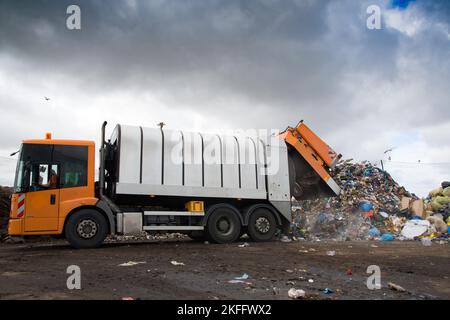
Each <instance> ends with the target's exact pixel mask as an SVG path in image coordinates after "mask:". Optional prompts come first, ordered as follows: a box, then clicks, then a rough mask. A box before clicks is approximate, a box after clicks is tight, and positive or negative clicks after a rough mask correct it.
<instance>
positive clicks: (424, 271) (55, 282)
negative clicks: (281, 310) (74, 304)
mask: <svg viewBox="0 0 450 320" xmlns="http://www.w3.org/2000/svg"><path fill="white" fill-rule="evenodd" d="M242 243H243V242H242V241H241V242H238V243H233V244H228V245H214V244H205V243H203V242H194V241H191V240H172V241H165V242H158V241H147V242H140V243H110V244H106V245H104V246H103V247H101V248H99V249H89V250H74V249H72V248H71V247H69V246H68V245H67V243H66V242H65V241H63V240H58V241H52V242H50V243H42V242H40V243H32V244H29V243H26V244H0V299H121V298H123V297H133V298H135V299H288V293H287V292H288V290H289V289H290V288H292V287H294V288H297V289H303V290H305V291H306V293H307V298H308V299H450V279H449V277H450V247H449V244H447V243H446V244H438V243H433V245H432V246H431V247H425V246H423V245H422V244H421V243H420V242H414V241H409V242H401V241H394V242H374V241H359V242H325V241H321V242H314V243H311V242H290V243H283V242H279V241H275V242H269V243H254V242H249V246H248V247H239V246H238V245H239V244H242ZM327 251H335V255H334V256H331V255H328V254H327ZM173 260H175V261H177V262H182V263H184V265H172V264H171V261H173ZM128 261H138V262H145V263H141V264H137V265H134V266H118V265H119V264H122V263H125V262H128ZM69 265H78V266H79V267H80V268H81V290H69V289H67V286H66V281H67V278H68V277H69V274H67V273H66V270H67V267H68V266H69ZM369 265H378V266H379V267H380V269H381V284H382V288H381V289H380V290H368V289H367V286H366V281H367V277H368V276H369V274H367V273H366V270H367V267H368V266H369ZM348 268H351V270H352V275H349V274H347V269H348ZM244 273H246V274H248V275H249V278H248V279H247V280H245V281H244V282H246V283H229V282H228V281H229V280H232V279H234V278H235V277H239V276H242V275H243V274H244ZM309 279H312V280H313V282H309V281H308V280H309ZM388 282H393V283H395V284H398V285H400V286H402V287H403V288H405V289H406V292H398V291H394V290H392V289H389V288H388V286H387V283H388ZM324 288H330V289H331V290H332V291H333V293H331V294H325V293H323V290H324Z"/></svg>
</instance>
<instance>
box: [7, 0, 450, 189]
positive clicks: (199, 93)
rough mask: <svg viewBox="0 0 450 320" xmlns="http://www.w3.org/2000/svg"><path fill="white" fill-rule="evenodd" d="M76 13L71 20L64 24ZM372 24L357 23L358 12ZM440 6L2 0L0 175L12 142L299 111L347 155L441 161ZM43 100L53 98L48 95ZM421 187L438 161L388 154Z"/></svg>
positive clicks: (285, 116) (446, 111) (257, 123)
mask: <svg viewBox="0 0 450 320" xmlns="http://www.w3.org/2000/svg"><path fill="white" fill-rule="evenodd" d="M70 4H78V5H79V6H80V7H81V19H82V30H79V31H70V30H68V29H67V28H66V18H67V16H68V15H67V14H66V8H67V6H68V5H70ZM371 4H377V5H379V6H380V7H381V9H382V29H381V30H369V29H367V28H366V19H367V16H368V15H367V14H366V8H367V7H368V6H369V5H371ZM449 8H450V5H449V2H447V1H414V2H411V3H410V4H409V6H408V7H406V8H395V7H392V6H391V4H390V1H388V0H386V1H375V0H369V1H350V0H349V1H323V0H317V1H314V0H305V1H300V0H297V1H285V0H279V1H275V0H270V1H269V0H261V1H214V0H208V1H206V0H205V1H189V0H188V1H186V0H183V1H181V0H177V1H91V2H88V1H20V2H17V1H8V0H3V1H1V2H0V112H1V117H0V156H2V157H0V184H11V183H12V177H13V169H14V165H15V163H14V161H12V160H7V159H5V158H3V157H7V156H8V154H9V153H10V152H12V151H14V150H15V149H17V147H18V145H19V143H20V141H21V140H22V139H25V138H39V137H43V135H44V134H45V132H47V131H51V132H53V135H54V137H58V138H75V139H95V140H97V139H98V136H99V126H100V125H101V122H102V121H103V120H108V121H109V122H110V123H111V125H113V124H115V123H117V122H120V123H127V124H139V125H143V126H151V127H152V126H155V125H156V123H158V122H160V121H164V122H165V123H167V125H168V127H169V128H182V129H187V130H200V131H216V130H224V129H230V128H232V129H240V128H285V127H286V126H287V125H295V124H296V123H297V121H298V120H300V119H304V120H305V121H306V122H307V123H308V124H309V125H310V126H311V127H312V128H313V129H314V130H315V131H317V132H318V133H319V135H321V136H322V137H323V138H324V139H325V140H326V141H327V142H328V143H329V144H330V145H331V146H332V147H333V148H334V149H335V150H337V151H338V152H340V153H342V154H343V155H344V157H346V158H350V157H353V158H355V159H368V160H371V161H378V160H380V159H381V158H383V157H384V154H383V151H384V150H386V149H388V148H391V147H396V148H395V149H394V151H393V152H392V153H391V157H392V160H393V161H397V162H417V161H418V160H419V159H420V160H421V162H422V163H442V162H445V163H449V162H450V142H449V137H448V132H449V131H450V130H449V129H450V108H449V98H450V90H449V88H450V86H449V83H450V82H449V80H450V59H449V57H450V29H449V21H450V12H449ZM43 96H48V97H50V98H51V100H50V101H45V99H44V98H43ZM387 168H388V169H389V171H390V172H391V173H392V174H393V175H394V177H396V178H397V179H398V180H399V181H400V182H401V183H404V184H405V185H406V187H407V188H408V189H410V190H411V191H413V192H417V193H419V194H421V195H425V193H426V192H427V191H428V190H429V189H431V188H433V187H435V186H437V185H438V184H439V183H440V182H441V180H445V179H447V180H450V174H449V172H450V165H449V164H447V165H445V164H443V165H436V164H422V165H411V164H405V163H390V164H387Z"/></svg>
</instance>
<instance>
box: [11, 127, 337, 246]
mask: <svg viewBox="0 0 450 320" xmlns="http://www.w3.org/2000/svg"><path fill="white" fill-rule="evenodd" d="M106 126H107V123H106V121H105V122H104V123H103V126H102V129H101V142H100V144H101V145H100V148H99V149H100V152H99V157H98V160H99V169H98V174H96V169H95V161H96V156H95V152H96V151H95V143H94V142H93V141H84V140H60V139H53V138H52V135H51V133H47V134H46V136H45V139H34V140H24V141H23V142H22V144H21V147H20V150H19V152H18V162H17V168H16V176H15V183H14V193H13V195H12V197H11V211H10V219H9V225H8V233H9V235H11V236H28V235H54V236H60V237H65V238H66V239H67V240H68V241H69V243H70V244H71V246H73V247H75V248H92V247H98V246H100V245H101V244H102V243H103V241H104V240H105V238H106V237H107V236H108V235H114V234H119V235H129V234H136V233H142V232H148V233H155V232H178V233H184V234H187V235H189V236H190V237H191V238H193V239H209V241H212V242H215V243H229V242H233V241H236V240H237V239H238V238H239V237H241V236H242V235H243V234H247V235H248V236H249V237H250V238H251V239H252V240H254V241H269V240H271V239H273V237H274V235H275V234H276V232H277V230H281V231H283V230H284V231H286V229H287V228H288V227H289V225H290V220H291V201H292V199H294V198H295V199H311V198H315V197H322V196H334V195H337V194H339V192H340V189H339V186H338V185H337V184H336V182H335V181H334V180H333V178H332V177H331V176H330V172H331V169H332V168H333V167H334V166H335V164H336V163H337V161H338V160H339V158H340V157H341V155H339V154H337V153H336V152H335V151H333V149H332V148H331V147H330V146H328V145H327V144H326V143H325V142H324V141H323V140H322V139H321V138H320V137H319V136H317V135H316V134H315V133H314V132H313V131H312V130H310V128H309V127H308V126H307V125H305V124H304V123H303V121H301V122H299V123H298V124H297V125H296V126H295V127H288V128H287V129H286V130H284V131H282V132H278V133H276V134H267V135H265V136H264V135H260V134H256V135H255V134H247V135H243V134H236V135H234V134H230V135H222V134H204V133H198V132H185V131H180V130H168V129H165V128H164V127H163V124H161V125H160V126H159V127H155V128H147V127H141V126H129V125H121V124H118V125H116V126H115V128H114V130H113V131H112V134H111V136H110V138H109V139H108V140H106V139H105V131H106ZM96 176H98V181H96V178H95V177H96Z"/></svg>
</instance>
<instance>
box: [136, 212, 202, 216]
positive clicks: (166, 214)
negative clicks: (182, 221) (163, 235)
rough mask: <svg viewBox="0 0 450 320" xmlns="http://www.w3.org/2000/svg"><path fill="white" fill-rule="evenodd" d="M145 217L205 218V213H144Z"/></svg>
mask: <svg viewBox="0 0 450 320" xmlns="http://www.w3.org/2000/svg"><path fill="white" fill-rule="evenodd" d="M144 215H145V216H190V217H203V216H204V215H205V212H195V211H144Z"/></svg>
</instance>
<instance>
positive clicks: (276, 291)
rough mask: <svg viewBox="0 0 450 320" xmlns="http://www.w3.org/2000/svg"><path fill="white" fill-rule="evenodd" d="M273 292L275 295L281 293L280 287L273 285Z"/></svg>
mask: <svg viewBox="0 0 450 320" xmlns="http://www.w3.org/2000/svg"><path fill="white" fill-rule="evenodd" d="M272 292H273V294H274V295H279V294H280V289H278V288H277V287H273V288H272Z"/></svg>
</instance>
